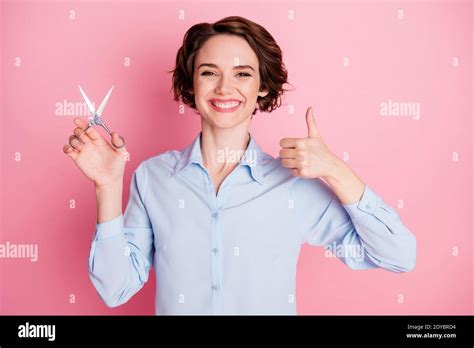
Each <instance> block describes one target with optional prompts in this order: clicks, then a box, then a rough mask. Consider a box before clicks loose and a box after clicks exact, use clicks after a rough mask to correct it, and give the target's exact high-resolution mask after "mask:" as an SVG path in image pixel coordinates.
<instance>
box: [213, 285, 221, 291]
mask: <svg viewBox="0 0 474 348" xmlns="http://www.w3.org/2000/svg"><path fill="white" fill-rule="evenodd" d="M220 288H221V287H220V286H219V285H213V286H212V290H213V291H219V290H220Z"/></svg>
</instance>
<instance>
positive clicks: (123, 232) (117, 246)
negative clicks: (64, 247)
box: [89, 162, 154, 307]
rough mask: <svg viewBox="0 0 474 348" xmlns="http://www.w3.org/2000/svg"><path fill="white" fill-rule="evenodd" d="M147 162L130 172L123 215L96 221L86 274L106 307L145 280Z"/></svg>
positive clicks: (148, 255) (148, 256)
mask: <svg viewBox="0 0 474 348" xmlns="http://www.w3.org/2000/svg"><path fill="white" fill-rule="evenodd" d="M146 170H147V169H146V163H145V162H143V163H142V164H141V165H140V166H139V167H138V168H137V169H136V170H135V172H134V173H133V175H132V179H131V183H130V198H129V201H128V204H127V207H126V209H125V213H124V215H122V214H121V215H120V216H118V217H116V218H114V219H112V220H109V221H106V222H103V223H100V224H96V226H95V233H94V238H93V241H92V245H91V250H90V254H89V277H90V279H91V281H92V284H93V285H94V287H95V288H96V290H97V292H98V294H99V296H100V297H101V299H102V300H103V301H104V303H105V304H106V305H107V306H108V307H117V306H120V305H121V304H123V303H125V302H127V301H128V300H129V299H130V298H131V297H132V296H133V295H134V294H135V293H137V292H138V291H139V290H140V289H141V288H142V287H143V285H144V283H145V282H146V281H147V280H148V274H149V271H150V269H151V267H152V264H153V254H154V243H153V231H152V226H151V223H150V220H149V216H148V213H147V210H146V207H145V204H144V198H145V193H146V186H147V172H146Z"/></svg>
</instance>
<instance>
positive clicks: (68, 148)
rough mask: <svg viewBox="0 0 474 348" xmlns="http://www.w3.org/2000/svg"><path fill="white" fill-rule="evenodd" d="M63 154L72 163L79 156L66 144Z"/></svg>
mask: <svg viewBox="0 0 474 348" xmlns="http://www.w3.org/2000/svg"><path fill="white" fill-rule="evenodd" d="M63 152H64V153H65V154H66V155H68V156H69V157H71V158H72V159H73V160H74V161H75V160H76V159H77V156H78V155H79V152H78V151H77V150H75V149H74V148H73V147H72V146H71V145H69V144H66V145H64V146H63Z"/></svg>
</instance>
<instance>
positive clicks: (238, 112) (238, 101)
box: [193, 34, 268, 128]
mask: <svg viewBox="0 0 474 348" xmlns="http://www.w3.org/2000/svg"><path fill="white" fill-rule="evenodd" d="M193 86H194V100H195V103H196V108H197V110H198V111H199V113H200V115H201V117H202V118H203V121H205V122H207V123H209V124H210V125H212V126H214V127H219V128H231V127H234V126H237V125H239V124H241V123H242V122H245V121H247V122H250V118H251V116H252V113H253V111H254V110H255V108H256V107H257V97H258V96H261V97H264V96H265V95H267V93H268V92H259V86H260V74H259V65H258V58H257V56H256V54H255V52H254V51H253V50H252V48H251V47H250V45H249V44H248V43H247V41H246V40H245V39H243V38H241V37H239V36H236V35H226V34H219V35H215V36H213V37H211V38H210V39H209V40H207V41H206V42H205V43H204V45H203V46H202V47H201V49H200V50H199V52H198V54H197V55H196V59H195V61H194V77H193Z"/></svg>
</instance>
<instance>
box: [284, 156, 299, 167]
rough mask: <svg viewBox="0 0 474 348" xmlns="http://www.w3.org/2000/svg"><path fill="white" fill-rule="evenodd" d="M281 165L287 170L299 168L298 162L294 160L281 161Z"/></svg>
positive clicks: (285, 159)
mask: <svg viewBox="0 0 474 348" xmlns="http://www.w3.org/2000/svg"><path fill="white" fill-rule="evenodd" d="M281 165H282V166H283V167H286V168H291V169H293V168H298V162H297V161H296V160H295V159H293V158H283V159H282V160H281Z"/></svg>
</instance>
